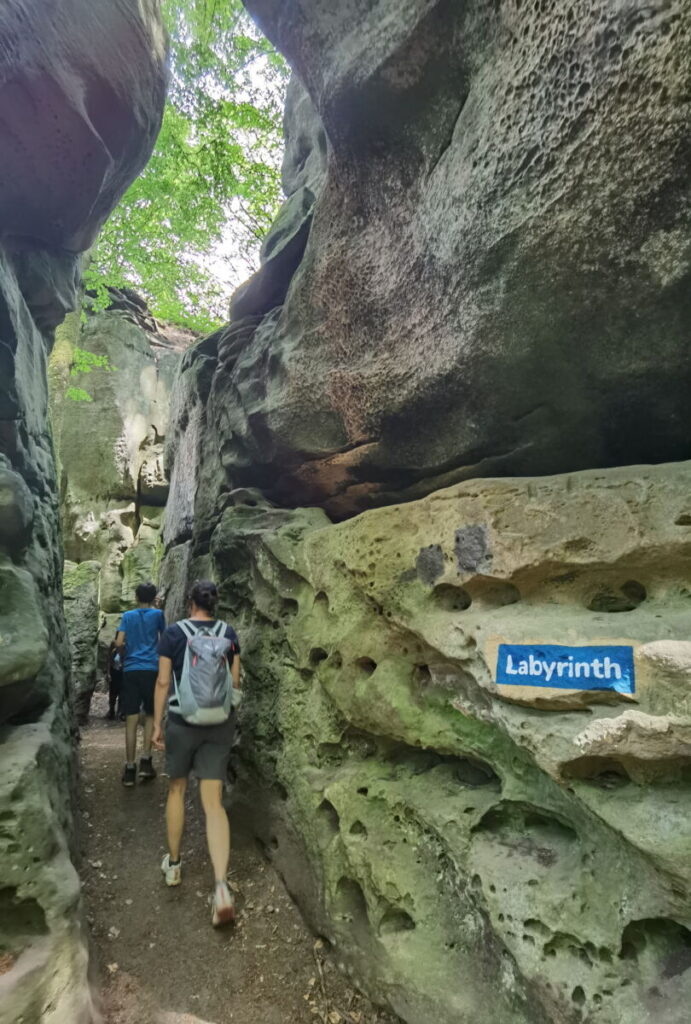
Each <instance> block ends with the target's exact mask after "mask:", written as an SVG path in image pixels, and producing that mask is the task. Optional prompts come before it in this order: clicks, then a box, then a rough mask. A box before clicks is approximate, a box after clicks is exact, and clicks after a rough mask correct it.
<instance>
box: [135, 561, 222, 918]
mask: <svg viewBox="0 0 691 1024" xmlns="http://www.w3.org/2000/svg"><path fill="white" fill-rule="evenodd" d="M188 601H189V618H188V619H183V620H181V621H180V622H176V623H175V625H173V626H169V627H168V629H167V630H166V631H165V633H164V634H163V636H162V637H161V642H160V644H159V648H158V651H159V655H160V657H159V666H158V680H157V683H156V696H155V711H154V733H153V743H154V746H155V747H156V748H157V749H158V750H163V749H165V752H166V774H167V775H168V778H169V782H168V801H167V804H166V828H167V835H168V853H167V854H166V855H165V857H164V858H163V863H162V864H161V870H162V871H163V874H164V875H165V881H166V885H179V884H180V881H181V877H182V873H181V859H180V844H181V842H182V833H183V829H184V824H185V791H186V789H187V777H188V775H189V773H190V772H191V771H194V774H195V775H196V776H197V778H198V779H199V791H200V796H201V801H202V807H203V808H204V815H205V817H206V839H207V844H208V847H209V856H210V858H211V863H212V866H213V871H214V883H215V888H214V895H213V901H212V904H213V910H212V917H211V923H212V924H213V925H214V927H218V926H219V925H223V924H228V923H230V922H232V921H233V920H234V919H235V901H234V898H233V896H232V893H231V892H230V889H229V887H228V883H227V881H226V875H227V872H228V860H229V857H230V825H229V823H228V815H227V814H226V811H225V808H224V806H223V786H224V783H225V781H226V779H227V773H228V761H229V758H230V748H231V744H232V742H233V733H234V731H235V712H234V707H233V705H234V704H237V703H238V702H239V696H240V695H239V690H240V644H239V641H238V638H237V635H236V634H235V631H234V630H233V629H232V628H231V627H230V626H228V625H227V624H226V623H225V622H223V621H221V620H220V619H217V618H216V605H217V603H218V590H217V588H216V585H215V583H211V582H210V581H209V580H198V581H197V582H196V583H194V584H193V585H192V588H191V590H190V592H189V596H188ZM166 705H167V709H168V717H167V721H166V730H165V743H164V741H163V731H162V724H161V723H162V721H163V712H164V710H165V707H166Z"/></svg>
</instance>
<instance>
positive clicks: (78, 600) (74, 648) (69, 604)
mask: <svg viewBox="0 0 691 1024" xmlns="http://www.w3.org/2000/svg"><path fill="white" fill-rule="evenodd" d="M100 576H101V563H100V562H82V563H81V564H79V565H77V564H76V563H75V562H65V566H64V571H63V583H62V593H63V600H64V607H65V621H66V623H67V634H68V636H69V639H70V651H71V654H72V689H73V692H74V706H75V713H76V715H77V722H78V723H79V724H80V725H83V724H84V723H85V722H86V720H87V718H88V716H89V705H90V703H91V697H92V695H93V692H94V690H95V688H96V682H97V678H98V634H99V630H100V628H101V611H100V608H99V579H100Z"/></svg>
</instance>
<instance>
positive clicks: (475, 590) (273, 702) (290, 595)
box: [169, 464, 691, 1024]
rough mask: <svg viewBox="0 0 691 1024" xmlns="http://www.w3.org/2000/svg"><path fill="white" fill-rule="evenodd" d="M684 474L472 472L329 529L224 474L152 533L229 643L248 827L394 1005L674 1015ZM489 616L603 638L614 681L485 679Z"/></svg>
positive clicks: (678, 1017)
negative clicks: (554, 692)
mask: <svg viewBox="0 0 691 1024" xmlns="http://www.w3.org/2000/svg"><path fill="white" fill-rule="evenodd" d="M690 484H691V467H690V466H689V464H684V465H679V466H663V467H659V468H655V469H654V468H645V467H636V468H634V469H632V470H629V469H621V470H614V471H601V472H586V473H582V474H576V475H571V476H556V477H547V478H537V479H526V480H521V479H515V478H514V479H504V480H501V479H499V480H486V481H473V482H469V483H466V484H462V485H458V486H456V487H453V488H450V489H447V490H444V491H440V492H437V493H435V494H434V495H431V496H430V497H428V498H426V499H424V500H423V501H419V502H414V503H409V504H406V505H400V506H395V507H391V508H387V509H381V510H377V511H373V512H370V513H368V514H366V515H363V516H359V517H357V518H355V519H352V520H350V521H349V522H347V523H342V524H340V525H338V526H333V525H331V524H330V523H329V520H328V518H327V517H326V515H325V514H324V513H323V512H322V511H321V510H318V509H312V510H296V511H288V510H282V509H278V508H274V507H271V506H269V505H267V504H266V502H265V501H262V499H261V496H259V495H257V494H256V493H251V492H243V491H236V492H233V493H230V494H226V495H220V496H219V502H220V503H221V504H223V505H224V506H225V508H224V510H223V511H222V512H221V513H220V514H219V521H218V523H217V525H216V527H215V529H213V531H212V532H211V534H210V537H207V535H206V534H205V533H203V532H201V533H200V534H199V537H198V539H197V540H196V542H195V539H194V538H193V539H192V541H187V543H186V545H184V546H183V545H181V546H180V547H174V548H173V549H172V554H171V556H169V557H172V558H174V557H176V556H175V554H174V553H176V552H182V551H183V550H184V562H183V568H184V567H187V569H188V571H189V572H191V573H193V574H197V573H200V572H205V573H209V574H210V575H213V576H214V577H215V578H216V579H218V580H219V581H220V583H221V585H222V592H223V599H224V605H225V608H224V611H225V614H227V615H228V617H229V618H231V619H232V621H233V622H234V623H235V624H236V626H237V628H238V629H239V631H240V633H241V636H242V638H243V652H244V653H243V661H244V664H245V668H246V671H247V673H248V683H247V691H248V692H247V698H246V706H245V709H244V712H243V713H244V722H243V729H244V732H245V736H246V742H245V745H244V749H243V764H242V768H241V772H242V785H241V786H238V792H245V793H246V795H247V799H248V803H250V804H251V805H253V806H254V810H255V815H256V816H255V821H256V828H257V831H258V834H259V835H260V836H261V838H262V841H263V842H264V844H265V846H266V849H267V851H268V853H269V855H270V856H271V857H272V858H274V859H275V860H276V862H277V864H278V865H279V867H280V869H281V871H282V872H283V873H284V875H285V877H286V879H287V882H288V885H289V887H290V889H291V891H292V892H293V893H294V894H295V896H296V898H298V900H299V901H300V902H301V905H302V906H303V907H304V908H306V911H307V913H308V915H309V916H310V918H311V920H312V921H313V923H314V924H315V926H316V927H317V928H318V929H319V930H320V931H322V932H323V933H324V934H326V935H327V936H328V937H329V938H330V939H331V941H333V942H334V943H335V944H336V945H337V947H338V949H339V952H340V955H341V956H342V958H343V960H344V962H345V963H346V964H347V965H348V969H349V970H351V971H352V972H353V974H354V976H355V978H356V979H358V981H359V982H360V983H361V984H363V985H364V986H365V987H366V988H367V989H368V991H370V992H373V993H375V994H376V995H377V996H378V997H379V998H380V999H382V1000H385V1001H387V1002H388V1003H389V1004H390V1005H391V1006H392V1008H393V1009H394V1010H395V1011H396V1012H397V1013H398V1014H399V1015H400V1016H401V1017H402V1018H403V1019H404V1020H406V1021H410V1022H412V1024H423V1022H424V1024H427V1022H431V1021H441V1022H447V1021H448V1022H449V1024H451V1022H454V1024H457V1022H458V1021H459V1020H464V1019H466V1017H467V1019H469V1020H472V1019H487V1020H490V1019H491V1020H492V1021H506V1022H507V1024H508V1022H511V1024H515V1022H519V1021H525V1022H526V1024H528V1022H530V1024H535V1022H538V1021H545V1022H552V1021H565V1022H574V1024H575V1022H576V1021H584V1020H587V1021H589V1022H590V1021H592V1022H595V1021H598V1022H601V1024H624V1022H626V1024H638V1022H640V1024H643V1022H644V1021H647V1020H648V1013H649V1008H650V1007H651V1006H653V1005H654V1006H655V1007H656V1011H655V1012H656V1016H657V1019H659V1020H661V1021H665V1022H670V1024H671V1022H674V1024H681V1022H682V1021H683V1019H684V1013H685V1012H686V1010H685V1009H684V1007H685V1003H686V1001H687V1000H688V998H689V995H690V994H691V990H690V989H689V986H690V985H691V897H690V896H689V886H690V884H691V875H690V874H689V856H688V854H689V850H690V849H691V832H690V831H689V824H688V820H687V818H688V814H687V813H686V810H687V807H688V800H689V798H690V797H691V774H690V771H691V768H690V766H691V759H690V757H689V736H690V730H691V708H690V707H689V705H688V699H689V693H690V692H691V673H690V672H689V668H688V665H689V654H688V648H689V645H688V643H687V642H680V641H677V640H675V639H674V638H676V637H679V636H684V635H685V631H686V625H685V623H686V621H687V618H688V601H689V596H690V594H689V585H688V579H689V572H690V569H691V565H690V564H689V559H690V558H691V546H690V545H689V537H688V536H687V534H688V530H689V527H688V525H686V524H687V518H686V517H687V508H688V494H689V485H690ZM176 568H177V570H178V571H179V570H180V568H181V565H180V564H177V566H176ZM633 582H635V583H636V584H637V586H636V587H633V586H632V585H631V584H632V583H633ZM633 592H635V594H636V595H637V597H638V599H637V600H636V601H635V602H632V601H631V599H630V598H629V599H627V598H626V594H629V595H630V594H631V593H633ZM622 593H623V594H624V595H625V596H624V598H621V595H622ZM500 637H510V638H511V640H512V642H516V643H520V642H529V641H535V640H536V639H540V640H541V641H542V642H544V643H549V642H553V643H567V644H568V643H579V642H580V643H595V642H599V641H602V642H611V641H616V640H618V641H619V642H627V643H631V644H633V645H634V647H635V649H636V664H637V677H638V679H639V681H640V685H639V686H638V688H637V691H636V694H635V695H634V698H633V703H632V702H631V701H629V702H617V700H618V698H617V695H612V694H600V695H598V694H594V693H593V692H592V691H583V692H582V693H580V694H578V693H574V694H573V695H572V696H571V697H570V699H568V700H566V702H565V703H563V704H561V705H555V707H556V708H557V710H554V709H553V710H552V711H551V712H550V713H547V712H546V711H540V710H535V708H536V707H537V708H539V707H540V706H541V705H540V703H539V701H538V702H536V704H535V705H534V706H533V707H531V706H523V705H522V704H521V703H520V702H519V703H517V702H515V701H508V700H507V699H506V697H505V695H503V694H502V692H501V691H500V690H499V688H498V687H497V686H496V684H495V682H494V669H495V660H496V641H497V638H500ZM536 692H537V693H539V689H538V690H536ZM567 694H568V691H567ZM598 696H599V697H600V699H601V698H602V697H606V698H609V699H610V700H613V701H615V703H610V704H602V703H593V700H597V699H598ZM547 706H548V707H549V705H547ZM479 1015H480V1016H479Z"/></svg>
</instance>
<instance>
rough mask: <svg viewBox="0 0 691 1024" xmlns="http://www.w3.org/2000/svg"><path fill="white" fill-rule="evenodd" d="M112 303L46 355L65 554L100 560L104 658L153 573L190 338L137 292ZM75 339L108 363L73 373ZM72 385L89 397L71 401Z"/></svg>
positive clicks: (64, 333) (61, 334) (63, 332)
mask: <svg viewBox="0 0 691 1024" xmlns="http://www.w3.org/2000/svg"><path fill="white" fill-rule="evenodd" d="M114 307H115V308H111V309H109V310H107V311H105V312H101V313H98V314H96V315H94V316H91V317H89V319H88V320H87V323H86V324H85V325H84V326H80V324H79V323H78V322H77V321H76V320H75V321H73V322H72V323H71V324H66V325H65V328H60V329H59V331H58V338H57V342H56V345H55V348H54V350H53V353H52V355H51V362H50V373H51V418H52V423H53V433H54V437H55V446H56V453H57V457H58V464H59V470H60V505H61V514H62V521H63V525H64V532H65V554H66V555H67V557H68V559H71V560H72V561H74V562H77V563H85V562H89V561H96V562H98V563H100V566H101V573H100V579H99V584H98V589H99V607H100V610H101V613H102V615H101V633H100V648H99V665H100V667H101V668H103V667H104V666H105V661H106V658H107V651H108V647H109V645H110V643H111V641H112V639H113V636H114V634H115V629H116V626H117V623H118V622H119V619H120V614H121V612H122V611H124V610H126V609H127V608H131V607H132V605H133V604H134V602H135V594H134V590H135V587H136V586H137V584H139V583H142V582H145V581H147V580H149V579H152V578H154V577H155V576H156V575H157V571H158V564H159V562H160V557H161V553H162V551H161V546H160V528H161V520H162V516H163V511H164V507H165V504H166V500H167V497H168V479H167V476H166V473H165V469H164V466H163V448H164V442H165V437H166V432H167V429H168V421H169V415H170V401H171V395H172V389H173V381H174V378H175V373H176V370H177V367H178V364H179V362H180V358H181V353H182V350H183V349H184V347H185V346H186V345H187V344H188V343H189V341H190V340H191V339H190V337H188V336H186V335H185V334H184V332H178V333H179V336H177V335H175V334H174V335H173V337H172V340H171V338H169V337H168V334H167V332H166V329H165V328H163V327H162V326H161V325H160V324H158V323H157V322H156V321H155V320H154V319H153V318H152V317H151V315H150V314H149V313H148V310H147V309H146V306H145V305H143V304H141V300H138V301H137V296H134V295H133V294H131V295H130V296H129V297H128V296H125V295H122V294H121V293H117V295H115V299H114ZM70 328H71V329H70ZM161 332H163V333H161ZM75 345H78V346H79V347H80V348H83V349H85V350H87V351H88V352H91V353H92V354H93V355H95V356H99V357H105V359H106V360H107V364H108V367H109V369H104V368H97V369H96V370H94V371H93V372H90V373H84V374H81V375H78V376H76V377H75V376H72V375H71V373H70V366H71V362H72V356H73V351H74V347H75ZM68 387H77V388H79V389H81V390H83V391H84V392H85V394H86V396H87V397H88V398H89V399H90V400H89V401H86V400H84V401H74V400H73V399H72V398H70V397H69V394H68ZM79 689H80V688H79V687H77V690H78V691H79ZM87 691H88V692H89V693H90V692H93V686H91V687H90V690H89V687H88V686H87V687H86V690H85V692H87ZM85 711H86V712H88V702H87V704H86V706H85Z"/></svg>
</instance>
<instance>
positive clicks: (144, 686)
mask: <svg viewBox="0 0 691 1024" xmlns="http://www.w3.org/2000/svg"><path fill="white" fill-rule="evenodd" d="M135 594H136V596H137V607H136V608H135V609H133V611H130V612H125V614H124V615H123V616H122V620H121V622H120V628H119V630H118V634H117V636H116V638H115V645H116V647H118V648H119V649H120V650H124V654H125V663H124V671H123V676H122V691H121V693H120V710H121V712H122V714H124V715H125V753H126V763H125V770H124V771H123V773H122V784H123V786H134V784H135V782H136V780H137V765H136V761H135V758H136V753H137V725H138V723H139V714H140V712H141V711H142V710H143V711H144V714H145V716H146V718H145V720H144V749H143V751H142V756H141V759H140V761H139V778H140V779H141V780H142V781H143V782H147V781H149V780H150V779H155V778H156V772H155V770H154V766H153V764H152V761H151V735H152V733H153V728H154V718H153V715H154V687H155V686H156V676H157V674H158V641H159V639H160V637H161V634H162V633H163V630H164V629H165V628H166V620H165V618H164V615H163V612H162V611H161V610H160V609H159V608H155V607H154V601H155V599H156V587H155V586H154V585H153V583H140V584H139V586H138V587H137V589H136V590H135Z"/></svg>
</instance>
